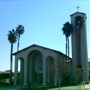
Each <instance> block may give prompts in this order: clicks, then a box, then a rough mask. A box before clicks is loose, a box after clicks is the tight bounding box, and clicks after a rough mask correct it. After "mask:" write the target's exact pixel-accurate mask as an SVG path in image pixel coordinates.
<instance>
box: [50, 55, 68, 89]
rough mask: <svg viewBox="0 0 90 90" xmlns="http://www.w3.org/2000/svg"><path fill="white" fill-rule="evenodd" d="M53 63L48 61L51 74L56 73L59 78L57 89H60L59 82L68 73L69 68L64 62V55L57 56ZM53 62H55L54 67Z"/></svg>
mask: <svg viewBox="0 0 90 90" xmlns="http://www.w3.org/2000/svg"><path fill="white" fill-rule="evenodd" d="M55 63H56V64H55ZM55 63H53V62H50V72H51V73H52V74H56V75H57V77H58V80H59V90H60V83H61V81H62V78H63V77H65V76H67V75H70V68H69V64H67V62H66V58H65V56H63V57H61V56H59V57H58V58H57V60H56V62H55ZM53 64H55V69H54V65H53Z"/></svg>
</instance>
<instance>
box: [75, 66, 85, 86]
mask: <svg viewBox="0 0 90 90" xmlns="http://www.w3.org/2000/svg"><path fill="white" fill-rule="evenodd" d="M74 72H75V74H76V77H77V84H78V83H79V84H80V83H81V81H82V75H83V74H84V72H85V70H84V69H83V68H82V67H81V65H79V66H77V67H76V69H75V71H74Z"/></svg>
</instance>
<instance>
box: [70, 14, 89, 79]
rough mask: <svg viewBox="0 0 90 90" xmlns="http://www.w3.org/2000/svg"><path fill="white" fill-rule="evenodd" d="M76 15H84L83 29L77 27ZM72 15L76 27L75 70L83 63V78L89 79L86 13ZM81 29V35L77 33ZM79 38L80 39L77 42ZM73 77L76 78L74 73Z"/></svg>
mask: <svg viewBox="0 0 90 90" xmlns="http://www.w3.org/2000/svg"><path fill="white" fill-rule="evenodd" d="M76 16H81V17H84V24H83V26H82V28H81V29H76V28H75V17H76ZM70 17H71V24H72V25H73V29H74V30H73V32H72V35H71V39H72V42H71V44H72V66H73V70H75V68H76V67H77V66H78V65H82V67H83V69H85V73H84V75H83V80H84V81H87V80H88V77H89V73H88V53H87V34H86V14H85V13H81V12H76V13H74V14H72V15H70ZM79 31H80V35H77V34H78V32H79ZM79 38H80V41H79V42H77V41H78V39H79ZM79 44H80V46H79ZM78 47H79V48H78ZM73 78H75V76H74V75H73Z"/></svg>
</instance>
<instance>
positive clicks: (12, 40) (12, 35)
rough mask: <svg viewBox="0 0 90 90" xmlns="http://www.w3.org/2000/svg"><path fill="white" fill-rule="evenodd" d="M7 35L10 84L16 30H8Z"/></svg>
mask: <svg viewBox="0 0 90 90" xmlns="http://www.w3.org/2000/svg"><path fill="white" fill-rule="evenodd" d="M7 35H8V41H9V42H10V44H11V54H10V84H12V61H13V60H12V54H13V44H14V43H15V42H16V41H17V37H16V32H15V30H14V29H12V30H11V31H9V33H8V34H7Z"/></svg>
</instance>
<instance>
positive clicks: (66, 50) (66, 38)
mask: <svg viewBox="0 0 90 90" xmlns="http://www.w3.org/2000/svg"><path fill="white" fill-rule="evenodd" d="M66 61H67V37H66Z"/></svg>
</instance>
